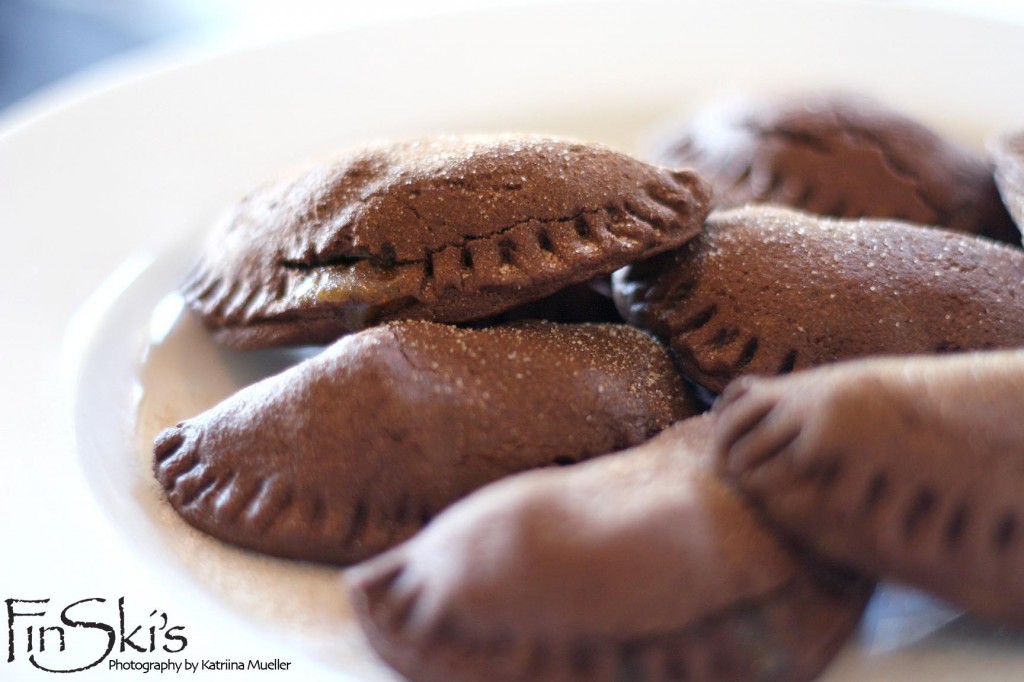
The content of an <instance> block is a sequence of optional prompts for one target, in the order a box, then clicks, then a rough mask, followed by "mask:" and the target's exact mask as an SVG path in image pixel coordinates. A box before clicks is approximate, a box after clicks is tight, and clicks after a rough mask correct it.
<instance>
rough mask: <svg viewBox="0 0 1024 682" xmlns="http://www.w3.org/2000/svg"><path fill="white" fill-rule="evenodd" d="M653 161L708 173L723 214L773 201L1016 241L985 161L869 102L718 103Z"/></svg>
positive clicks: (795, 98) (783, 99) (815, 97)
mask: <svg viewBox="0 0 1024 682" xmlns="http://www.w3.org/2000/svg"><path fill="white" fill-rule="evenodd" d="M654 158H655V159H656V160H658V161H659V162H661V163H666V164H668V165H671V166H673V167H676V166H679V167H683V166H685V167H692V168H694V169H696V170H697V171H698V172H699V173H701V174H704V175H705V176H706V177H707V178H708V179H709V180H711V183H712V185H713V186H714V189H715V200H714V205H715V206H716V207H720V208H728V207H732V206H739V205H741V204H745V203H748V202H752V201H757V202H770V203H776V204H785V205H787V206H793V207H796V208H801V209H804V210H807V211H811V212H813V213H819V214H822V215H830V216H834V217H842V218H859V217H876V218H895V219H898V220H908V221H912V222H915V223H921V224H924V225H939V226H943V227H950V228H953V229H956V230H961V231H965V232H971V233H974V234H981V235H984V236H987V237H991V238H993V239H998V240H1002V241H1007V242H1012V243H1020V232H1019V231H1018V230H1017V229H1016V227H1015V226H1014V224H1013V221H1012V220H1011V219H1010V216H1009V215H1008V214H1007V213H1006V210H1005V208H1003V206H1002V204H1001V203H1000V201H999V194H998V192H997V191H996V187H995V184H994V182H993V178H992V168H991V166H989V165H988V164H987V163H986V162H985V160H984V159H982V158H981V157H980V156H977V155H975V154H972V153H971V152H968V151H967V150H965V149H962V148H960V147H959V146H957V145H954V144H953V143H951V142H949V141H948V140H945V139H943V138H942V137H940V136H939V135H937V134H936V133H934V132H933V131H931V130H929V129H928V128H926V127H925V126H923V125H922V124H920V123H918V122H917V121H914V120H912V119H910V118H907V117H906V116H904V115H902V114H900V113H897V112H895V111H893V110H890V109H888V108H886V107H884V106H882V105H881V104H879V103H878V102H875V101H874V100H872V99H870V98H867V97H863V96H855V95H850V94H836V93H807V94H803V95H786V96H774V97H772V96H769V97H761V98H737V99H733V100H727V101H724V102H720V103H717V104H714V105H712V106H710V107H708V108H706V109H705V110H703V111H701V112H700V113H699V114H698V115H697V116H696V117H695V119H694V120H693V122H692V123H691V124H690V125H689V126H688V127H687V128H686V129H684V130H683V131H681V132H675V133H672V134H671V135H669V136H666V140H665V141H664V142H663V143H662V144H661V146H660V147H659V148H658V149H657V150H656V151H655V152H654Z"/></svg>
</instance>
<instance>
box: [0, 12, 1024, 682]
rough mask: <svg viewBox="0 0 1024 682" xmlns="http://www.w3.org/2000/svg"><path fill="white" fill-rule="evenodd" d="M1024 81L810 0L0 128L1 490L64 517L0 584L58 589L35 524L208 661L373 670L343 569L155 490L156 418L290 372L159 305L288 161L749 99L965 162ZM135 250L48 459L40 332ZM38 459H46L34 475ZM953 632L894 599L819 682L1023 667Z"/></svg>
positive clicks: (618, 23) (190, 79)
mask: <svg viewBox="0 0 1024 682" xmlns="http://www.w3.org/2000/svg"><path fill="white" fill-rule="evenodd" d="M890 4H891V3H890ZM1021 73H1024V28H1022V27H1021V26H1016V25H1010V24H1005V23H994V22H990V21H986V20H982V19H978V18H971V17H968V16H958V15H952V14H941V13H929V12H927V11H924V10H920V9H914V8H909V7H898V6H897V7H892V6H889V5H887V4H881V3H878V4H871V3H840V2H822V1H820V0H817V1H814V0H807V1H805V2H785V3H781V2H773V3H764V2H756V1H754V0H752V1H750V2H739V1H724V0H719V1H718V2H714V3H711V2H674V3H671V4H667V3H666V4H638V3H625V2H623V3H621V4H594V3H575V4H567V5H559V6H553V7H548V8H541V7H532V8H529V9H521V10H510V11H506V12H500V13H487V14H479V15H465V16H458V17H450V18H438V19H430V20H418V21H416V22H409V23H404V24H396V25H389V26H381V27H376V28H366V29H361V30H359V31H356V32H349V33H346V34H338V35H335V34H327V35H320V36H315V37H309V38H305V39H302V40H296V41H292V42H288V43H283V44H275V45H270V46H265V47H260V48H254V49H249V50H246V51H240V52H233V53H228V54H223V55H219V56H216V57H213V58H210V59H206V60H203V61H199V62H195V63H191V64H188V65H185V66H182V67H180V68H176V69H172V70H168V71H165V72H163V73H159V74H157V75H154V76H152V77H150V78H146V79H143V80H137V81H134V82H131V83H128V84H126V85H123V86H121V87H118V88H114V89H110V90H107V91H105V92H102V93H98V94H96V95H94V96H92V97H88V98H84V99H81V100H79V101H76V102H74V103H71V104H69V105H67V106H65V107H63V108H61V109H58V110H55V111H53V112H51V113H49V114H48V115H47V116H44V117H41V118H37V119H35V120H34V121H31V122H29V123H27V124H25V125H23V126H20V127H19V128H16V129H14V130H13V131H9V132H8V134H7V135H6V136H4V137H2V138H0V188H2V190H0V191H2V192H3V193H4V196H3V198H2V201H0V224H2V225H4V226H5V227H4V229H5V235H4V236H5V238H6V239H8V240H10V241H11V244H12V246H11V248H12V251H10V253H14V254H17V255H19V258H16V259H13V260H14V261H15V262H13V263H12V264H10V265H9V266H8V269H7V271H5V272H4V273H3V274H2V275H0V277H2V278H3V279H2V280H0V283H2V284H3V286H4V287H5V290H6V291H7V292H10V293H7V294H5V296H9V298H6V299H3V312H4V314H5V315H6V316H8V318H7V319H18V320H31V321H32V322H30V323H27V326H28V328H29V329H30V330H31V332H32V333H31V334H28V335H26V334H24V333H19V334H17V335H15V334H12V333H11V332H8V337H9V338H6V339H5V340H4V342H3V343H4V346H3V349H4V350H5V351H6V352H7V357H8V358H9V360H8V362H9V363H10V364H11V367H10V369H9V377H10V378H11V381H12V382H14V384H12V385H15V384H17V385H18V386H19V389H18V390H16V391H15V390H9V391H7V392H6V393H5V395H4V403H3V407H4V408H5V409H6V410H7V411H8V414H13V415H15V416H19V415H22V416H24V417H25V418H24V419H16V420H14V421H12V422H11V424H10V426H9V427H8V428H9V432H10V435H9V437H8V443H14V444H15V445H16V449H14V450H5V451H4V452H3V453H2V455H0V457H2V458H3V463H4V465H5V466H6V467H8V468H9V470H13V471H14V472H16V474H17V475H18V479H17V480H18V481H19V485H18V486H16V487H15V486H14V485H11V484H3V483H0V485H4V486H5V487H4V488H3V489H2V492H3V494H4V496H5V498H6V499H5V501H4V503H3V504H4V507H3V511H5V512H8V513H12V514H13V513H18V511H19V510H23V509H25V508H28V506H29V505H30V504H31V503H33V502H35V501H37V500H38V499H39V497H40V495H44V496H45V495H46V494H47V491H49V490H51V489H52V490H58V491H59V495H58V497H56V498H55V501H54V502H53V505H55V506H54V507H53V509H55V510H57V511H51V512H50V513H49V514H44V515H43V516H42V517H41V520H36V521H32V522H29V525H27V526H24V527H22V528H21V529H20V530H19V529H12V530H7V531H4V532H5V533H6V535H5V536H4V537H5V538H7V539H8V540H9V541H10V542H13V543H14V546H15V547H16V548H18V549H26V550H29V549H30V550H32V551H30V552H22V553H21V554H19V558H18V559H17V560H16V561H15V562H14V566H13V567H8V568H5V569H4V570H5V571H9V572H10V578H11V580H10V582H9V583H8V584H10V585H12V586H16V587H17V588H18V589H20V590H22V591H24V590H31V589H38V590H43V591H46V590H52V589H57V588H56V587H55V585H56V581H58V580H60V578H59V576H60V575H66V574H61V573H57V572H55V571H54V570H51V569H50V568H49V563H46V564H45V565H43V563H42V561H43V559H38V558H35V554H36V553H37V551H36V550H37V549H38V546H39V545H41V544H42V543H41V541H40V540H39V537H40V534H46V533H48V534H50V535H51V537H49V538H48V540H52V541H55V542H56V543H57V544H58V545H60V547H62V548H63V549H61V550H53V552H52V553H50V554H47V552H42V554H43V555H44V556H51V554H52V556H57V557H64V558H66V557H67V556H68V555H69V554H72V553H74V550H77V549H81V550H82V551H81V552H79V553H78V555H77V556H84V557H85V558H83V559H81V561H82V564H81V571H80V572H79V573H77V574H76V576H77V577H72V578H65V580H67V581H70V582H68V583H67V584H70V585H72V586H74V587H75V588H76V589H78V588H80V589H82V590H87V589H91V588H92V586H93V585H97V584H102V585H108V584H109V585H121V584H123V583H117V582H107V577H106V574H104V573H102V571H101V570H100V569H98V568H97V565H98V564H97V562H96V561H95V560H94V559H90V558H89V557H88V554H89V549H88V548H89V547H91V546H94V545H93V544H90V543H100V542H101V543H103V545H102V546H103V547H104V548H106V549H105V550H104V551H108V552H110V553H112V554H113V555H116V556H119V557H123V559H122V561H123V563H122V564H119V569H118V570H119V571H121V575H120V579H121V580H122V581H123V580H128V581H130V584H131V586H132V590H133V594H134V595H136V596H135V598H137V599H144V598H145V597H146V596H147V595H149V594H159V595H160V596H161V598H164V597H166V595H168V594H173V598H174V600H175V607H176V608H178V609H179V610H180V611H182V612H183V613H184V614H186V615H187V617H188V618H190V619H191V622H194V623H200V622H201V623H204V624H206V628H205V630H202V629H201V628H202V626H201V625H196V626H195V627H196V628H197V629H200V631H201V633H202V637H203V639H202V644H203V646H205V648H204V649H203V650H204V651H208V652H210V653H209V655H210V656H212V657H220V658H234V657H241V656H243V655H244V652H250V651H253V650H255V649H260V650H263V651H269V652H270V653H271V654H272V655H273V656H279V657H281V658H288V659H291V660H294V661H297V665H296V666H295V668H293V670H301V671H302V672H303V674H304V678H310V679H314V678H316V677H317V676H323V677H324V678H325V679H326V678H327V677H334V678H337V677H338V676H343V675H346V674H347V675H348V676H351V678H352V679H357V680H365V681H367V682H370V681H375V680H385V679H390V674H389V673H388V672H387V671H386V670H385V669H384V668H382V667H381V666H380V665H379V664H378V663H376V662H375V661H374V660H373V659H372V657H371V656H370V654H369V653H368V651H367V649H366V647H365V645H364V643H363V642H362V640H361V637H360V635H359V634H358V632H357V631H356V630H355V628H354V626H353V624H352V622H351V620H350V618H349V616H348V613H347V609H346V606H345V603H344V599H343V597H342V592H341V589H340V584H339V581H338V578H337V574H336V572H335V571H332V570H330V569H326V568H322V567H309V566H301V565H297V564H293V563H289V562H283V561H277V560H273V559H268V558H258V557H253V556H251V555H248V554H245V553H242V552H237V551H235V550H232V549H230V548H225V547H222V546H221V545H219V544H218V543H216V542H213V541H211V540H209V539H208V538H206V537H204V536H202V535H200V534H198V533H195V532H193V531H191V530H190V529H189V528H187V527H186V526H184V524H182V523H180V522H179V521H178V520H177V518H176V517H175V516H174V515H173V514H172V513H170V512H169V511H168V509H167V507H166V506H165V505H163V504H162V503H161V502H160V500H159V496H158V494H157V491H156V489H155V486H154V484H153V483H152V481H151V478H150V475H149V469H148V461H147V458H148V449H149V443H150V442H151V439H152V435H153V433H154V432H155V431H156V430H157V429H158V428H159V427H162V426H165V425H167V424H170V423H173V422H174V421H176V420H177V419H178V418H180V417H184V416H189V415H191V414H194V413H195V412H196V411H197V410H199V409H202V408H203V407H205V406H207V405H210V404H212V403H213V402H214V401H216V400H217V399H219V398H220V397H223V396H225V395H227V394H228V393H230V392H231V391H232V390H234V389H235V388H236V387H238V386H240V385H243V384H244V383H246V382H249V381H252V380H254V379H255V378H257V377H259V376H262V375H264V374H266V373H267V372H269V371H272V370H273V369H275V368H279V367H281V366H283V365H284V364H286V363H287V362H290V361H293V360H294V359H295V355H290V354H287V353H274V352H268V353H262V354H258V355H256V356H252V357H241V356H238V355H235V354H230V353H226V352H225V351H222V350H219V349H217V348H216V347H215V346H213V345H212V344H211V343H210V341H209V339H208V338H207V337H206V336H205V334H204V333H203V332H202V331H201V330H200V329H198V327H197V326H196V325H195V323H194V321H193V320H190V319H188V318H179V313H180V309H179V308H180V305H179V304H180V301H178V300H176V299H175V298H174V297H173V296H170V297H169V296H168V294H170V293H171V292H172V291H173V289H174V286H175V284H176V283H177V281H178V279H179V278H180V277H181V275H182V273H183V271H184V269H185V268H186V267H187V264H188V263H189V261H190V259H191V258H192V257H193V256H194V254H195V249H196V247H195V241H196V238H197V235H199V234H201V233H202V232H203V230H204V229H205V228H206V227H207V226H208V225H209V224H210V223H211V222H212V220H213V219H214V217H215V216H216V214H217V212H218V211H219V210H220V208H221V207H222V206H223V205H225V204H226V203H228V202H229V201H231V199H232V198H234V197H235V196H237V195H238V194H239V193H241V192H243V191H244V190H246V189H247V188H248V187H250V186H251V185H253V184H254V183H257V182H259V181H261V180H263V179H265V178H267V177H269V176H273V175H275V174H277V173H278V172H279V171H280V170H281V169H282V168H283V167H285V166H288V165H290V164H292V163H295V162H298V161H301V160H303V159H304V158H306V157H309V156H318V155H323V154H324V153H325V152H327V151H330V150H332V149H334V148H337V147H340V146H344V145H345V144H348V143H352V142H358V141H362V140H366V139H369V138H378V137H394V136H405V135H409V134H414V133H425V132H436V131H453V132H459V131H497V130H522V131H537V132H554V133H560V134H568V135H573V136H576V137H583V138H588V139H594V140H599V141H602V142H605V143H608V144H611V145H613V146H617V147H620V148H623V149H627V150H628V149H631V148H634V145H636V144H637V142H638V141H639V140H641V139H642V138H643V136H644V135H645V134H646V133H647V132H648V131H649V130H650V126H652V125H653V124H655V123H657V122H658V121H661V120H663V119H664V117H666V116H667V115H669V113H670V112H672V111H673V110H676V109H679V108H683V109H685V108H687V107H692V106H695V105H697V104H700V103H701V102H704V101H706V100H708V99H709V98H711V97H713V96H716V95H719V94H723V93H725V92H729V91H735V90H743V89H780V88H794V87H829V88H852V89H857V90H862V91H865V92H868V93H870V94H873V95H876V96H878V97H880V98H882V99H884V100H885V101H887V102H889V103H891V104H893V105H895V106H897V107H900V108H902V109H904V110H906V111H908V112H909V113H912V114H915V115H917V116H919V117H921V118H923V119H925V120H927V121H929V122H930V123H932V124H933V125H935V126H937V127H939V128H942V129H944V130H946V131H948V132H949V133H950V134H952V135H955V136H957V137H959V138H960V139H962V140H963V141H965V142H966V143H968V144H974V145H980V143H981V141H982V139H983V138H984V136H985V135H987V134H990V133H992V132H996V131H1000V130H1004V129H1007V128H1010V127H1015V126H1018V125H1020V124H1021V122H1022V119H1024V90H1022V89H1021V88H1019V87H1016V86H1014V85H1012V84H1016V83H1019V76H1020V74H1021ZM7 226H15V227H16V228H17V229H10V228H9V227H7ZM131 253H135V254H136V255H135V256H134V257H133V258H132V259H131V260H129V261H128V262H127V264H125V265H124V266H122V267H121V268H120V269H119V270H117V272H116V274H115V275H114V276H113V277H111V278H110V279H109V280H108V281H107V283H106V284H105V285H104V286H103V287H102V288H101V289H100V291H99V293H97V294H96V295H95V296H94V297H92V298H91V299H90V300H89V301H88V302H87V303H86V304H85V306H84V308H83V309H82V312H80V314H79V315H78V317H77V318H76V321H75V323H74V324H73V325H72V326H71V327H70V330H69V332H68V334H67V336H66V340H65V342H64V349H63V350H64V357H65V358H67V359H68V362H67V367H68V369H69V372H68V374H67V381H68V384H67V385H68V387H69V388H70V402H71V404H70V406H69V407H70V409H71V410H72V412H73V421H74V436H75V441H74V445H73V447H72V446H68V445H67V444H66V443H63V442H58V441H59V439H56V440H53V441H52V442H51V441H47V440H46V438H45V436H41V435H40V434H41V433H50V431H53V430H55V429H56V430H57V431H58V432H59V428H58V427H55V426H52V424H56V423H57V420H56V419H55V418H51V417H46V416H40V415H39V414H38V413H39V412H42V411H44V410H45V409H47V407H49V409H50V411H52V410H53V405H52V402H50V403H49V404H47V401H50V400H52V398H53V390H52V385H53V383H55V381H56V379H55V377H54V375H53V373H52V371H51V370H52V364H51V363H52V358H54V357H56V356H57V353H56V346H57V338H58V337H57V334H56V332H59V330H60V329H61V328H62V327H63V325H64V323H65V321H66V319H67V316H68V315H69V313H70V311H71V310H73V309H74V308H75V307H77V306H78V305H79V304H81V303H82V301H83V298H84V296H85V293H86V292H88V291H90V290H92V289H94V288H95V287H97V286H98V284H99V282H100V280H101V279H102V278H103V277H104V276H106V274H107V273H109V272H111V271H113V270H114V268H115V266H116V264H117V263H118V262H120V261H122V260H124V259H126V258H127V257H128V254H131ZM15 357H17V358H20V359H21V362H13V361H11V360H10V358H15ZM44 375H45V376H44ZM19 382H20V384H19ZM26 387H28V389H27V390H26ZM12 411H13V412H12ZM30 411H31V415H29V412H30ZM50 419H52V424H51V422H50V421H48V420H50ZM47 424H51V426H50V431H47V430H46V429H47V428H48V427H47ZM43 442H45V443H46V447H47V448H52V449H54V450H55V451H58V453H57V454H52V453H50V452H44V451H43V449H42V446H41V443H43ZM19 448H20V449H19ZM32 450H37V451H38V452H36V453H34V454H33V455H31V456H34V457H38V458H40V461H39V463H38V464H33V465H32V466H29V465H28V464H26V463H25V461H24V457H25V455H26V453H28V452H30V451H32ZM65 451H66V452H65ZM43 458H50V459H49V460H44V459H43ZM72 462H74V463H75V464H77V465H79V466H80V471H81V472H82V474H81V475H79V473H77V472H76V471H70V470H69V469H68V465H69V464H70V463H72ZM8 480H10V479H8ZM85 491H87V494H83V493H84V492H85ZM86 498H89V499H91V500H93V501H95V502H96V503H98V505H99V506H100V508H102V509H103V510H105V512H106V514H105V515H94V514H90V513H89V512H88V510H87V507H88V505H87V504H86V503H85V502H84V501H81V502H76V504H78V505H80V507H79V506H76V509H79V508H80V509H81V510H82V511H79V512H78V516H79V517H80V518H77V519H76V520H74V521H72V522H71V523H70V526H69V524H68V523H66V522H64V519H63V517H62V512H61V511H60V510H61V505H67V504H69V502H68V500H84V499H86ZM90 504H91V503H90ZM33 524H35V525H33ZM26 528H27V530H26ZM110 528H114V529H116V534H115V535H111V534H110V532H109V529H110ZM54 536H55V537H54ZM83 538H85V539H83ZM68 548H71V549H68ZM4 577H7V574H6V573H5V574H4ZM88 581H92V582H88ZM60 584H61V586H62V587H61V589H70V588H67V584H65V583H60ZM169 586H170V587H169ZM12 589H13V588H12ZM111 589H116V588H115V587H111ZM954 615H955V614H952V613H951V612H950V611H949V610H947V609H944V608H943V607H941V606H939V605H936V604H934V603H932V602H930V601H928V600H925V599H921V598H919V597H917V596H915V595H912V594H905V593H900V592H898V591H887V592H886V593H885V595H884V596H883V597H882V598H880V599H876V601H875V602H874V603H873V605H872V609H871V611H870V613H869V616H868V617H867V618H866V619H865V624H864V627H863V628H862V629H861V632H860V634H859V635H858V638H857V639H856V641H854V642H853V643H852V644H851V645H850V646H849V647H848V648H847V650H846V651H845V652H844V654H843V655H842V657H841V658H840V660H839V661H838V662H837V664H836V665H835V666H834V667H833V668H832V669H831V670H830V671H829V673H828V674H827V676H826V677H827V679H830V680H883V679H886V680H887V679H911V678H913V679H929V680H942V679H947V680H954V679H956V680H960V679H972V680H997V679H1006V678H1007V677H1012V676H1024V646H1022V644H1024V641H1022V640H1021V638H1020V637H1019V636H1018V635H1017V634H1016V633H1012V632H1004V631H1001V630H998V629H993V628H988V627H986V626H983V625H979V624H977V623H972V622H970V621H968V620H967V619H963V618H954ZM951 619H952V620H951ZM210 624H217V625H216V626H214V625H210ZM221 624H224V625H223V627H221ZM197 639H198V637H197ZM196 646H197V647H198V646H200V643H197V644H196ZM268 646H269V647H270V648H269V649H266V648H265V647H268ZM0 665H2V664H0ZM12 669H13V668H9V669H8V670H12ZM18 670H19V671H20V670H21V669H20V668H19V669H18ZM6 672H7V671H6V670H5V669H4V668H2V667H0V677H4V676H5V674H6ZM19 674H21V673H19ZM26 674H27V673H26ZM281 674H286V673H281ZM119 679H126V677H125V676H124V675H122V676H121V677H120V678H119Z"/></svg>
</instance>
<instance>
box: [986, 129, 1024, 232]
mask: <svg viewBox="0 0 1024 682" xmlns="http://www.w3.org/2000/svg"><path fill="white" fill-rule="evenodd" d="M989 151H990V152H991V154H992V158H993V159H994V160H995V164H996V186H997V187H999V195H1000V196H1001V197H1002V198H1003V203H1004V204H1005V205H1006V208H1007V209H1008V210H1009V211H1010V215H1012V216H1013V219H1014V220H1015V221H1016V223H1017V227H1018V229H1019V228H1021V226H1024V131H1021V132H1017V133H1014V134H1012V135H1005V136H1003V137H999V138H996V139H995V140H993V141H992V143H991V144H990V145H989Z"/></svg>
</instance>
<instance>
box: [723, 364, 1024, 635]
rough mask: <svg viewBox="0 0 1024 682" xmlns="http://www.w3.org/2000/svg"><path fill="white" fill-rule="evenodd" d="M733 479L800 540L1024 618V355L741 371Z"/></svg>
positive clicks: (972, 606)
mask: <svg viewBox="0 0 1024 682" xmlns="http://www.w3.org/2000/svg"><path fill="white" fill-rule="evenodd" d="M715 410H716V411H717V412H719V413H720V418H719V421H718V424H717V433H716V440H717V442H718V445H719V454H720V467H721V470H722V472H723V474H724V475H725V476H726V477H727V478H728V479H729V480H731V481H732V482H733V483H734V484H735V485H736V486H737V487H738V488H739V489H740V490H741V491H742V492H743V493H745V494H746V495H749V496H750V497H751V498H752V499H753V500H754V501H755V502H756V503H757V504H758V505H759V506H760V507H761V508H762V509H763V511H764V513H765V514H766V515H767V516H768V518H769V519H770V520H771V521H773V522H774V523H776V524H777V525H778V526H779V527H780V528H781V529H783V530H784V531H786V532H787V533H789V534H790V535H791V536H792V537H793V538H795V539H796V540H797V541H798V542H799V543H800V544H802V545H804V546H805V547H806V548H808V549H810V550H813V551H814V552H815V553H816V554H818V555H819V556H821V557H825V558H827V559H828V560H830V561H834V562H838V563H841V564H843V565H846V566H849V567H852V568H855V569H856V570H858V571H860V572H864V573H866V574H868V575H872V576H877V577H884V578H891V579H895V580H898V581H901V582H905V583H909V584H911V585H916V586H918V587H921V588H924V589H927V590H929V591H931V592H934V593H936V594H938V595H941V596H942V597H945V598H946V599H949V600H950V601H953V602H955V603H957V604H960V605H961V606H963V607H964V608H966V609H968V610H970V611H974V612H976V613H979V614H983V615H986V616H991V617H994V618H999V619H1002V620H1005V621H1009V622H1012V623H1016V624H1018V625H1021V624H1024V497H1022V495H1021V490H1022V488H1024V422H1022V421H1021V414H1022V413H1024V351H1002V352H989V353H970V354H964V355H958V356H948V357H913V358H885V359H871V360H860V361H856V362H849V363H842V364H837V365H833V366H831V367H822V368H818V369H815V370H810V371H807V372H800V373H797V374H793V375H790V376H788V377H779V378H775V379H755V378H752V377H749V378H744V379H741V380H740V381H738V382H736V383H734V384H732V385H731V386H730V387H729V388H728V389H726V391H725V393H724V394H723V395H722V396H721V398H720V399H719V402H718V404H717V405H716V406H715Z"/></svg>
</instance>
